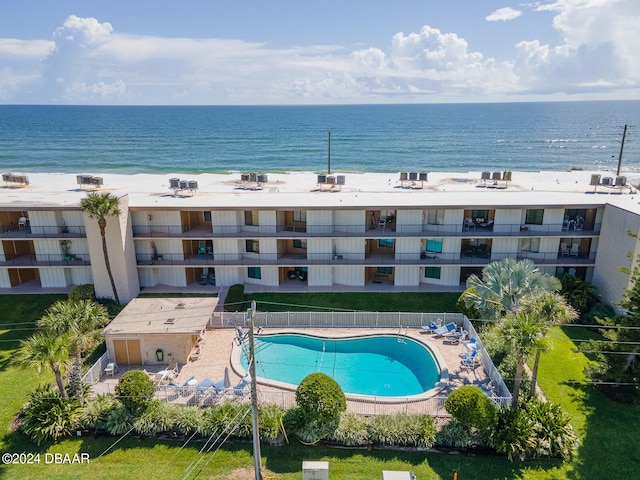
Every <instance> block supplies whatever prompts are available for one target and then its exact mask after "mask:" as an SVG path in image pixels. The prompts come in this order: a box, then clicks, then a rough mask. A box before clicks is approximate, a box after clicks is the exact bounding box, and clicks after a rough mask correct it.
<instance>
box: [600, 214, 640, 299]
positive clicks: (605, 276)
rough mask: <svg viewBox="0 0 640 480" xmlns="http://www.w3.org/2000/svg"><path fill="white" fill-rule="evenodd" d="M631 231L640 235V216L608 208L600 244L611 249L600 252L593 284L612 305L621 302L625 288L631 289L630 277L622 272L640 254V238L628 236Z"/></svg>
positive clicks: (601, 249)
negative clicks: (621, 269)
mask: <svg viewBox="0 0 640 480" xmlns="http://www.w3.org/2000/svg"><path fill="white" fill-rule="evenodd" d="M627 232H631V233H632V234H634V235H638V233H640V215H637V214H635V213H631V212H629V211H627V210H623V209H621V208H618V207H614V206H612V205H607V206H606V207H605V214H604V217H603V222H602V231H601V233H600V242H599V244H600V245H601V246H602V245H605V246H606V247H607V248H600V250H598V256H597V257H596V264H595V270H594V274H593V280H592V282H593V284H594V285H595V286H596V288H597V289H598V294H599V295H600V296H601V299H602V300H603V301H605V302H608V303H611V304H615V303H618V302H620V300H622V295H623V294H624V289H625V288H628V287H629V286H630V277H629V275H627V274H625V273H622V272H621V271H620V270H618V269H619V268H620V267H627V268H628V267H630V261H629V258H627V254H628V253H631V254H632V255H633V257H634V258H636V257H637V255H638V254H640V244H639V243H638V241H637V238H634V237H632V236H631V235H628V234H627Z"/></svg>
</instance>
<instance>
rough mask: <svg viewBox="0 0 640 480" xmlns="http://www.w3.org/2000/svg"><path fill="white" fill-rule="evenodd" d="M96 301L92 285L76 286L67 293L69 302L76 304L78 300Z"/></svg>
mask: <svg viewBox="0 0 640 480" xmlns="http://www.w3.org/2000/svg"><path fill="white" fill-rule="evenodd" d="M95 299H96V292H95V290H94V288H93V284H92V283H85V284H84V285H78V286H77V287H76V288H74V289H73V290H71V291H70V292H69V300H71V301H74V302H78V301H80V300H91V301H94V300H95Z"/></svg>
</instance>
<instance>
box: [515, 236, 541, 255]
mask: <svg viewBox="0 0 640 480" xmlns="http://www.w3.org/2000/svg"><path fill="white" fill-rule="evenodd" d="M520 251H521V252H532V253H538V252H539V251H540V239H539V238H523V239H521V240H520Z"/></svg>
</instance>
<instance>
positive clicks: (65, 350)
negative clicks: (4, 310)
mask: <svg viewBox="0 0 640 480" xmlns="http://www.w3.org/2000/svg"><path fill="white" fill-rule="evenodd" d="M69 347H70V341H69V337H68V336H67V335H47V334H45V333H42V332H37V333H34V334H33V335H32V336H30V337H29V338H27V339H26V340H23V341H22V342H21V344H20V348H19V349H18V352H17V353H16V356H15V357H14V358H13V362H14V363H15V364H16V365H18V366H20V367H23V368H35V369H36V370H37V371H38V373H39V372H40V371H42V367H44V366H45V365H46V366H49V367H50V368H51V370H52V371H53V373H54V375H55V377H56V384H57V385H58V390H60V396H61V397H62V398H63V399H65V400H68V399H69V395H68V394H67V391H66V390H65V388H64V380H63V379H62V374H63V373H64V371H65V370H66V368H67V366H68V363H69Z"/></svg>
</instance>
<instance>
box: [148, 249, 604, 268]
mask: <svg viewBox="0 0 640 480" xmlns="http://www.w3.org/2000/svg"><path fill="white" fill-rule="evenodd" d="M503 258H516V259H517V260H523V259H525V258H528V259H530V260H531V261H533V262H534V263H536V264H542V265H593V264H594V263H595V254H584V255H583V254H581V255H578V256H577V257H576V256H570V257H569V256H565V255H560V254H559V253H557V252H548V253H532V252H517V253H513V252H496V251H491V252H487V255H486V256H482V257H480V256H471V255H465V254H462V253H430V252H427V253H425V252H422V253H396V254H394V255H387V254H369V255H365V254H364V253H363V252H352V253H339V254H333V253H309V254H307V255H299V254H276V253H260V254H255V253H252V254H221V253H214V255H192V256H187V257H185V256H184V255H182V254H164V255H157V256H156V255H152V254H138V255H136V261H137V263H138V265H141V266H143V265H166V266H171V265H177V266H193V267H215V266H283V267H286V266H308V265H335V266H340V265H368V266H376V265H384V266H393V265H418V266H438V265H486V264H488V263H490V262H492V261H496V260H500V259H503Z"/></svg>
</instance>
